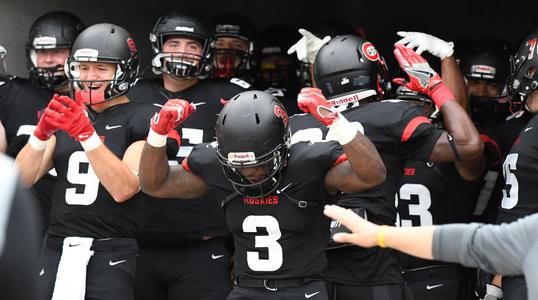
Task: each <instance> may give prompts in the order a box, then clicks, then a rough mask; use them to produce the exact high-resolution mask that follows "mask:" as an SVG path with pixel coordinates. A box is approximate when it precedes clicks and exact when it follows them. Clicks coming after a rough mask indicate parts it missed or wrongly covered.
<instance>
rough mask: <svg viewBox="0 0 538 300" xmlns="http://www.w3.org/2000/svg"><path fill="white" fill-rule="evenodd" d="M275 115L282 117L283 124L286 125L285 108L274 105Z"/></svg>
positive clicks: (286, 115)
mask: <svg viewBox="0 0 538 300" xmlns="http://www.w3.org/2000/svg"><path fill="white" fill-rule="evenodd" d="M274 112H275V115H276V116H277V117H279V118H281V119H282V122H284V126H287V125H288V114H287V113H286V111H285V110H283V109H282V107H280V106H278V105H275V109H274Z"/></svg>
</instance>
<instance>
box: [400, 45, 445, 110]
mask: <svg viewBox="0 0 538 300" xmlns="http://www.w3.org/2000/svg"><path fill="white" fill-rule="evenodd" d="M394 46H395V47H396V49H394V56H396V59H397V60H398V63H399V64H400V67H401V68H402V69H403V70H404V71H405V73H407V75H408V76H409V81H408V82H406V81H405V80H404V79H403V78H395V79H394V80H393V82H395V83H396V84H399V85H405V86H406V87H407V88H408V89H410V90H413V91H417V92H419V93H422V94H425V95H428V96H430V98H432V100H433V102H435V104H436V105H437V107H439V108H441V106H443V104H444V103H445V102H446V101H448V100H453V99H455V97H454V95H453V94H452V92H451V91H450V90H449V89H448V88H447V87H446V86H445V85H444V83H443V82H442V80H441V77H440V76H439V74H437V72H435V71H434V70H433V69H432V68H431V67H430V65H429V64H428V62H427V61H426V60H425V59H424V58H423V57H422V56H420V55H418V54H417V53H416V52H415V51H413V50H412V49H410V48H406V47H405V46H404V45H403V44H395V45H394Z"/></svg>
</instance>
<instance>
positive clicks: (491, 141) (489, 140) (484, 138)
mask: <svg viewBox="0 0 538 300" xmlns="http://www.w3.org/2000/svg"><path fill="white" fill-rule="evenodd" d="M480 139H481V140H482V142H484V143H489V144H491V145H492V146H493V148H495V152H497V160H496V161H493V162H491V164H490V165H492V166H495V165H498V164H500V163H501V160H502V154H501V148H500V147H499V144H497V142H496V141H495V140H494V139H492V138H491V137H489V136H487V135H485V134H481V135H480Z"/></svg>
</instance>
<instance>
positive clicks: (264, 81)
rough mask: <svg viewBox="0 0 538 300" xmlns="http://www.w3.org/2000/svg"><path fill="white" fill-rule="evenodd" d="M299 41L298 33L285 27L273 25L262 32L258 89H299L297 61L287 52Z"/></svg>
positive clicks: (258, 52)
mask: <svg viewBox="0 0 538 300" xmlns="http://www.w3.org/2000/svg"><path fill="white" fill-rule="evenodd" d="M298 39H299V34H298V33H297V31H296V30H294V29H293V28H291V27H288V26H285V25H273V26H270V27H267V28H265V29H263V30H262V31H260V34H259V43H258V45H259V46H258V47H257V49H256V51H257V54H256V55H257V57H256V58H257V60H258V74H257V86H258V88H260V89H262V90H267V89H269V88H277V89H287V90H294V89H296V88H297V86H298V80H297V74H296V71H297V61H296V59H295V58H294V57H292V56H291V55H289V54H288V53H287V51H288V49H289V47H291V46H292V45H293V44H294V43H295V42H296V41H297V40H298ZM271 58H273V60H271ZM275 61H277V63H275Z"/></svg>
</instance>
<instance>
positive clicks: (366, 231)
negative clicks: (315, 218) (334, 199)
mask: <svg viewBox="0 0 538 300" xmlns="http://www.w3.org/2000/svg"><path fill="white" fill-rule="evenodd" d="M323 213H324V214H325V215H326V216H327V217H329V218H332V219H333V220H336V221H339V222H340V223H341V224H343V225H344V226H345V227H346V228H348V229H349V230H350V231H351V233H336V234H334V235H333V237H332V238H333V240H334V241H335V242H338V243H350V244H355V245H358V246H361V247H365V248H368V247H373V246H377V243H378V241H377V235H378V232H379V229H380V226H378V225H376V224H374V223H371V222H369V221H366V220H365V219H363V218H361V217H360V216H358V215H357V214H356V213H355V212H353V211H352V210H351V209H346V208H343V207H340V206H337V205H325V208H324V210H323Z"/></svg>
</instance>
